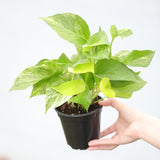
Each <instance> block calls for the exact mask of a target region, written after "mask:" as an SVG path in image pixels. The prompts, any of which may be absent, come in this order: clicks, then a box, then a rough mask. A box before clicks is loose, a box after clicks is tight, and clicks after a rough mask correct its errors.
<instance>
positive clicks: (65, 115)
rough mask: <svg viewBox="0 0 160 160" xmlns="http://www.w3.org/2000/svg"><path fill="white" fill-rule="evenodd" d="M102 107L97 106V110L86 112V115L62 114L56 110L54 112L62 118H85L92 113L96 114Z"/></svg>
mask: <svg viewBox="0 0 160 160" xmlns="http://www.w3.org/2000/svg"><path fill="white" fill-rule="evenodd" d="M102 107H103V106H99V107H98V108H96V109H95V110H93V111H91V112H87V113H83V114H74V115H72V114H66V113H62V112H60V111H58V110H57V109H56V108H55V110H56V112H57V113H58V114H59V115H61V116H64V117H75V118H76V117H86V116H89V115H92V114H93V113H95V112H97V111H98V110H101V109H102Z"/></svg>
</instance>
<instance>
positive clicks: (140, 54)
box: [10, 13, 154, 149]
mask: <svg viewBox="0 0 160 160" xmlns="http://www.w3.org/2000/svg"><path fill="white" fill-rule="evenodd" d="M41 19H42V20H44V21H45V22H46V23H47V24H48V25H49V26H50V27H51V28H52V29H54V30H55V31H56V32H57V34H58V35H59V36H60V37H61V38H63V39H64V40H66V41H68V42H70V43H72V44H74V46H75V47H76V50H77V54H74V55H73V56H72V57H71V59H70V58H68V57H67V56H66V55H65V54H64V53H62V54H61V55H60V57H59V58H57V59H52V60H48V59H43V60H41V61H39V62H38V63H37V64H36V65H35V66H31V67H29V68H26V69H25V70H24V71H22V72H21V73H20V75H19V76H18V77H17V78H16V80H15V82H14V84H13V86H12V88H11V89H10V90H24V89H26V88H28V87H30V86H33V90H32V93H31V97H34V96H38V95H46V111H45V112H47V111H48V109H50V108H51V107H52V108H56V111H57V113H58V115H59V117H60V119H61V122H62V125H63V129H64V132H65V136H66V139H67V143H68V144H69V145H70V146H71V147H72V148H74V149H86V148H87V147H88V141H90V140H92V139H96V138H99V131H100V113H101V108H102V107H100V106H99V105H98V103H97V102H98V101H99V100H101V97H99V96H98V94H99V93H100V92H102V93H103V94H104V96H105V97H121V98H130V97H131V95H132V93H133V92H135V91H137V90H140V89H141V88H142V87H143V86H144V85H145V84H146V82H145V81H144V80H143V79H141V78H140V76H139V73H140V72H134V71H133V70H131V69H130V68H129V67H130V66H131V67H147V66H148V65H149V64H150V62H151V60H152V58H153V55H154V51H151V50H133V51H128V50H122V51H120V52H118V53H116V54H114V55H112V44H113V41H114V39H115V38H116V37H121V38H122V39H123V38H125V37H128V36H130V35H132V31H131V30H130V29H119V30H118V29H117V28H116V26H115V25H112V26H111V28H110V34H111V37H112V39H111V42H109V41H108V37H107V35H106V33H105V31H104V30H101V28H99V31H98V32H96V33H94V34H93V35H90V30H89V27H88V25H87V23H86V22H85V21H84V20H83V19H82V18H81V17H80V16H78V15H76V14H72V13H62V14H56V15H53V16H49V17H45V18H41Z"/></svg>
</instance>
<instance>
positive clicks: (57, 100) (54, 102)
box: [45, 88, 71, 113]
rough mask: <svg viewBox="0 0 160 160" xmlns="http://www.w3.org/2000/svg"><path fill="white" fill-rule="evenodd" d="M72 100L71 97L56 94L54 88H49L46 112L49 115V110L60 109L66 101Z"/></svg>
mask: <svg viewBox="0 0 160 160" xmlns="http://www.w3.org/2000/svg"><path fill="white" fill-rule="evenodd" d="M70 98H71V96H65V95H61V94H60V93H58V92H56V91H55V90H54V89H53V88H47V89H46V111H45V113H47V111H48V109H49V108H51V107H53V108H56V107H59V106H60V105H62V104H63V103H65V102H66V101H68V100H69V99H70Z"/></svg>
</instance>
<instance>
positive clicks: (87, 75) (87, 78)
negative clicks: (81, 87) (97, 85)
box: [81, 72, 94, 90]
mask: <svg viewBox="0 0 160 160" xmlns="http://www.w3.org/2000/svg"><path fill="white" fill-rule="evenodd" d="M81 77H82V78H83V80H84V81H85V83H86V84H87V85H88V87H89V89H90V90H92V89H93V88H94V76H93V73H91V72H88V73H82V74H81Z"/></svg>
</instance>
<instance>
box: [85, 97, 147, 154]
mask: <svg viewBox="0 0 160 160" xmlns="http://www.w3.org/2000/svg"><path fill="white" fill-rule="evenodd" d="M99 104H100V105H103V106H112V107H113V108H115V109H116V110H117V111H118V112H119V116H118V119H117V121H116V122H115V123H114V124H113V125H112V126H110V127H109V128H107V129H106V130H104V131H103V132H101V133H100V137H101V138H102V137H104V136H106V135H108V134H111V133H114V132H115V135H114V136H113V137H111V138H105V139H97V140H92V141H90V142H89V143H88V145H89V148H88V150H90V151H91V150H112V149H114V148H116V147H117V146H119V145H121V144H127V143H131V142H134V141H136V140H138V139H140V138H143V136H142V133H141V125H143V123H142V122H143V121H144V119H147V116H146V114H144V113H142V112H140V111H138V110H136V109H134V108H131V107H128V106H126V105H124V104H122V103H120V102H118V101H116V100H115V99H113V98H110V99H108V100H105V101H101V102H99ZM146 121H147V120H146ZM145 123H146V122H145Z"/></svg>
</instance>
